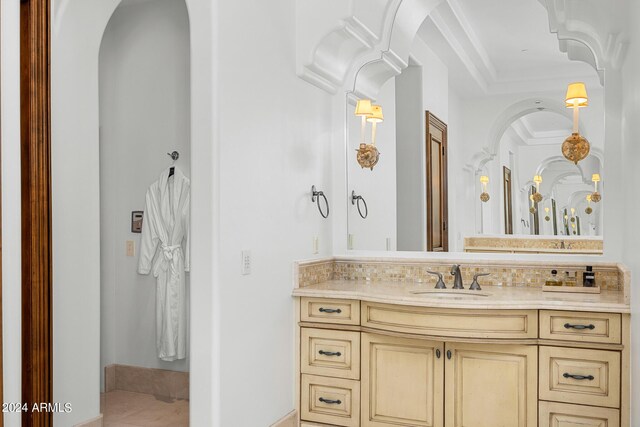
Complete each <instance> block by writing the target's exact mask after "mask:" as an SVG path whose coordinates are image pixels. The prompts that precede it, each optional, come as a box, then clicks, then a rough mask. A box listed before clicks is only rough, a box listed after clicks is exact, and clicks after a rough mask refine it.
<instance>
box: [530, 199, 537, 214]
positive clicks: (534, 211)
mask: <svg viewBox="0 0 640 427" xmlns="http://www.w3.org/2000/svg"><path fill="white" fill-rule="evenodd" d="M529 200H531V207H530V208H529V212H530V213H532V214H534V213H536V212H537V210H536V207H535V203H536V202H535V201H534V200H533V194H532V195H530V196H529Z"/></svg>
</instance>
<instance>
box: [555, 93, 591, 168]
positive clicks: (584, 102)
mask: <svg viewBox="0 0 640 427" xmlns="http://www.w3.org/2000/svg"><path fill="white" fill-rule="evenodd" d="M565 105H566V106H567V108H573V133H572V134H571V135H570V136H569V137H568V138H567V139H565V141H564V142H563V143H562V155H563V156H564V157H565V158H566V159H567V160H570V161H572V162H573V163H575V164H576V165H577V164H578V162H579V161H580V160H583V159H585V158H586V157H587V156H588V155H589V151H591V145H590V144H589V141H587V139H586V138H585V137H584V136H582V135H580V132H579V130H578V125H579V115H580V112H579V111H580V108H583V107H586V106H588V105H589V98H588V96H587V88H586V86H585V85H584V83H581V82H577V83H571V84H570V85H569V87H568V88H567V96H566V98H565Z"/></svg>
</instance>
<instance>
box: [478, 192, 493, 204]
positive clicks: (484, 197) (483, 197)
mask: <svg viewBox="0 0 640 427" xmlns="http://www.w3.org/2000/svg"><path fill="white" fill-rule="evenodd" d="M490 198H491V197H490V196H489V193H486V192H483V193H482V194H480V200H482V202H483V203H487V202H488V201H489V199H490Z"/></svg>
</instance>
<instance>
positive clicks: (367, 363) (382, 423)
mask: <svg viewBox="0 0 640 427" xmlns="http://www.w3.org/2000/svg"><path fill="white" fill-rule="evenodd" d="M443 347H444V345H443V343H440V342H435V341H425V340H416V339H404V338H395V337H387V336H381V335H374V334H368V333H363V334H362V393H361V396H362V416H361V425H362V426H363V427H367V426H375V427H397V426H407V427H413V426H420V427H442V426H443V406H444V402H443V373H444V352H443Z"/></svg>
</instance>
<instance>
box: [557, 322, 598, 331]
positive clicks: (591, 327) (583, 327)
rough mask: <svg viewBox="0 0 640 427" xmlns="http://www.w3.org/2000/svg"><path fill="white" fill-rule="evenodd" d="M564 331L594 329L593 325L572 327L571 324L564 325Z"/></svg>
mask: <svg viewBox="0 0 640 427" xmlns="http://www.w3.org/2000/svg"><path fill="white" fill-rule="evenodd" d="M564 328H565V329H591V330H594V329H595V328H596V327H595V326H594V325H572V324H571V323H565V324H564Z"/></svg>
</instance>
